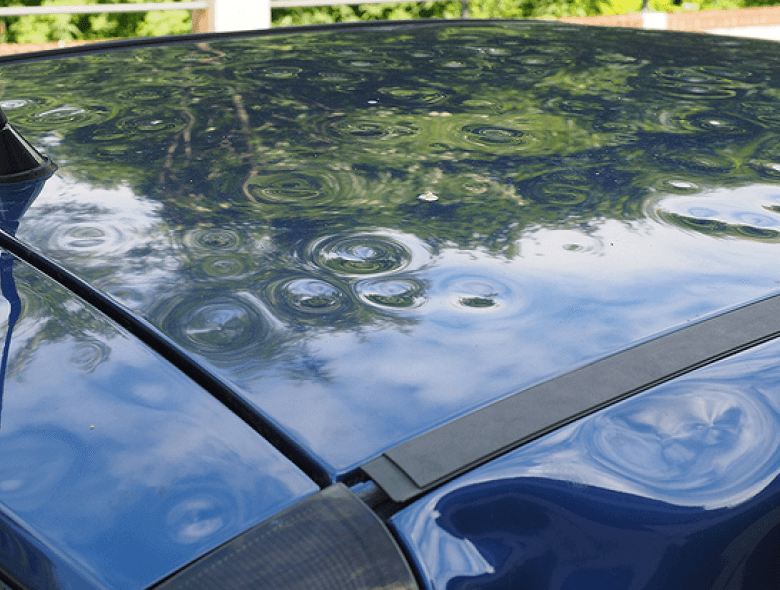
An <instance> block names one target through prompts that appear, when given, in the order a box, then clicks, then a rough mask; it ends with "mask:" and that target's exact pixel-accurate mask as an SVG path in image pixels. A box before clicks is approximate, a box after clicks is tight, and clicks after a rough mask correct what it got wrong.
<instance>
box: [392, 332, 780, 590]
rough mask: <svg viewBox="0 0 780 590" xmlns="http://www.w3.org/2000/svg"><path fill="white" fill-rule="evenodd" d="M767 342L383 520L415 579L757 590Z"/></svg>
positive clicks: (779, 460)
mask: <svg viewBox="0 0 780 590" xmlns="http://www.w3.org/2000/svg"><path fill="white" fill-rule="evenodd" d="M778 355H780V342H777V341H774V342H771V343H769V344H764V345H762V346H760V347H757V348H755V349H752V350H750V351H748V352H744V353H740V354H738V355H736V356H734V357H731V358H729V359H726V360H724V361H720V362H718V363H715V364H713V365H711V366H709V367H706V368H704V369H700V370H698V371H695V372H693V373H690V374H689V375H687V376H684V377H681V378H679V379H677V380H675V381H673V382H670V383H667V384H665V385H662V386H659V387H656V388H655V389H652V390H649V391H647V392H645V393H643V394H640V395H638V396H635V397H633V398H631V399H629V400H626V401H623V402H621V403H619V404H616V405H615V406H612V407H610V408H608V409H606V410H603V411H601V412H599V413H598V414H594V415H591V416H588V417H587V418H584V419H582V420H580V421H578V422H576V423H573V424H571V425H569V426H567V427H565V428H563V429H561V430H559V431H557V432H555V433H553V434H552V435H549V436H547V437H544V438H542V439H539V440H537V441H534V442H533V443H530V444H528V445H527V446H525V447H523V448H521V449H518V450H516V451H514V452H512V453H509V454H507V455H505V456H503V457H501V458H499V459H497V460H495V461H493V462H492V463H491V464H489V465H486V466H484V467H481V468H479V469H476V470H475V471H473V472H471V473H469V474H467V475H465V476H463V477H461V478H460V479H458V480H455V481H454V482H452V483H450V484H448V485H446V486H444V487H443V488H440V489H439V490H436V491H435V492H433V493H432V494H430V495H429V496H428V497H426V498H424V499H421V500H420V501H418V502H416V503H414V504H412V505H411V506H409V507H408V508H406V509H405V510H403V511H402V512H401V513H399V514H397V515H396V516H395V517H394V518H393V521H392V522H393V525H394V527H395V528H396V529H397V530H398V531H399V532H400V535H401V537H402V538H403V539H404V541H405V543H406V544H407V546H408V547H409V548H410V549H411V553H412V554H413V555H415V556H416V558H417V559H418V565H419V566H420V567H421V570H422V571H423V572H424V574H423V576H424V578H425V581H426V583H427V584H428V585H429V587H430V588H439V589H445V588H446V589H447V590H455V589H464V588H489V589H499V588H502V589H509V588H524V589H527V590H533V589H537V588H538V589H549V590H557V589H564V588H566V589H568V588H572V589H573V588H578V589H590V588H593V589H597V588H611V589H615V590H618V589H629V588H631V589H651V588H653V589H659V590H660V589H673V588H680V589H684V588H719V589H725V588H734V589H737V588H745V589H748V588H755V589H758V588H772V587H775V586H776V584H777V580H778V579H780V562H778V559H777V548H778V544H779V543H780V500H779V498H780V369H779V368H778V364H777V358H778Z"/></svg>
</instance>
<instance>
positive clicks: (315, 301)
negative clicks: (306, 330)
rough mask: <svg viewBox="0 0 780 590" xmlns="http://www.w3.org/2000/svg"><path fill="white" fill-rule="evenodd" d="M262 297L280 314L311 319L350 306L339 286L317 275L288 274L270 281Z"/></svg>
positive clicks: (349, 307)
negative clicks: (292, 275)
mask: <svg viewBox="0 0 780 590" xmlns="http://www.w3.org/2000/svg"><path fill="white" fill-rule="evenodd" d="M265 295H266V300H267V301H268V304H269V306H270V308H271V310H272V311H273V313H274V314H275V315H276V316H277V317H280V318H284V319H292V320H299V321H300V320H302V321H307V320H313V319H315V318H322V317H325V316H333V315H335V314H338V315H343V314H346V313H348V312H349V311H351V310H352V308H353V307H354V306H353V301H352V299H351V298H350V297H349V295H348V294H347V293H346V291H344V290H342V289H341V288H340V287H339V286H337V285H334V284H333V283H331V282H328V281H325V280H323V279H320V278H317V277H290V278H286V279H281V280H277V281H273V282H272V283H270V284H269V285H268V287H267V288H266V290H265Z"/></svg>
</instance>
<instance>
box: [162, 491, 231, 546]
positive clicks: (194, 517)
mask: <svg viewBox="0 0 780 590" xmlns="http://www.w3.org/2000/svg"><path fill="white" fill-rule="evenodd" d="M210 487H211V486H209V485H207V484H201V483H198V484H195V485H193V486H192V488H193V489H189V487H188V488H187V489H186V493H183V494H175V493H174V498H175V499H174V502H173V506H171V507H170V508H168V509H167V510H166V514H165V520H164V522H165V528H166V531H167V533H168V535H169V536H170V538H171V539H173V541H175V542H176V543H180V544H183V545H189V544H192V543H198V542H201V541H203V539H205V538H207V537H210V536H211V535H214V534H216V533H218V532H219V531H220V530H222V529H224V528H225V527H228V526H230V525H231V524H232V522H231V521H232V520H235V519H236V518H237V512H238V511H239V510H240V506H239V505H238V502H237V499H236V498H234V497H233V496H232V495H231V494H230V493H229V492H228V491H227V490H220V489H216V490H213V489H209V488H210Z"/></svg>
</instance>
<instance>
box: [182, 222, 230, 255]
mask: <svg viewBox="0 0 780 590" xmlns="http://www.w3.org/2000/svg"><path fill="white" fill-rule="evenodd" d="M241 242H242V240H241V235H240V234H239V233H238V232H237V231H235V230H232V229H225V228H197V229H193V230H191V231H188V232H187V233H186V234H185V236H184V244H185V245H186V246H187V247H188V248H190V249H194V250H201V251H205V252H229V251H232V250H236V249H237V248H238V246H240V244H241Z"/></svg>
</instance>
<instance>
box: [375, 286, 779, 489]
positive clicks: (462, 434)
mask: <svg viewBox="0 0 780 590" xmlns="http://www.w3.org/2000/svg"><path fill="white" fill-rule="evenodd" d="M779 335H780V295H775V296H772V297H770V298H768V299H764V300H762V301H759V302H756V303H752V304H750V305H746V306H745V307H741V308H739V309H736V310H733V311H729V312H726V313H723V314H720V315H717V316H714V317H711V318H708V319H706V320H704V321H701V322H699V323H696V324H691V325H688V326H686V327H684V328H682V329H680V330H677V331H675V332H671V333H667V334H664V335H662V336H659V337H657V338H654V339H653V340H649V341H647V342H644V343H642V344H639V345H637V346H634V347H632V348H630V349H627V350H624V351H622V352H619V353H617V354H614V355H612V356H609V357H607V358H604V359H601V360H599V361H596V362H594V363H592V364H590V365H586V366H584V367H581V368H579V369H576V370H574V371H571V372H569V373H566V374H564V375H560V376H558V377H555V378H553V379H550V380H549V381H546V382H544V383H540V384H538V385H535V386H533V387H530V388H528V389H525V390H522V391H519V392H517V393H515V394H512V395H511V396H509V397H507V398H504V399H502V400H500V401H497V402H495V403H493V404H491V405H489V406H485V407H484V408H481V409H479V410H477V411H475V412H472V413H471V414H467V415H465V416H462V417H460V418H458V419H456V420H453V421H452V422H449V423H447V424H444V425H442V426H440V427H438V428H436V429H434V430H431V431H429V432H426V433H424V434H421V435H419V436H417V437H416V438H413V439H411V440H409V441H406V442H404V443H402V444H399V445H397V446H395V447H393V448H392V449H390V450H388V451H386V452H385V453H383V454H382V455H381V456H379V457H378V458H376V459H374V460H372V461H369V462H368V463H366V464H364V465H363V466H361V469H362V471H363V472H364V473H365V474H366V475H368V476H369V477H370V478H371V479H373V480H374V482H375V483H376V484H377V485H378V486H379V487H381V488H382V489H383V490H384V491H385V492H386V493H387V494H388V495H389V496H390V497H391V498H392V499H393V500H395V501H396V502H406V501H409V500H411V499H413V498H415V497H417V496H419V495H421V494H423V493H425V492H426V491H428V490H431V489H432V488H434V487H436V486H439V485H441V484H443V483H445V482H447V481H449V480H451V479H453V478H455V477H456V476H458V475H460V474H462V473H464V472H466V471H468V470H470V469H473V468H474V467H477V466H479V465H482V464H484V463H486V462H488V461H490V460H491V459H493V458H495V457H497V456H499V455H501V454H503V453H506V452H507V451H510V450H513V449H516V448H517V447H519V446H521V445H523V444H525V443H527V442H529V441H532V440H534V439H535V438H538V437H540V436H542V435H544V434H547V433H549V432H552V431H553V430H556V429H558V428H560V427H561V426H564V425H565V424H568V423H570V422H573V421H575V420H577V419H579V418H581V417H583V416H586V415H588V414H591V413H593V412H595V411H597V410H600V409H602V408H604V407H606V406H609V405H611V404H614V403H615V402H618V401H620V400H623V399H626V398H628V397H631V396H633V395H636V394H637V393H640V392H642V391H646V390H647V389H650V388H651V387H653V386H655V385H658V384H660V383H664V382H666V381H669V380H671V379H674V378H675V377H678V376H680V375H683V374H685V373H689V372H691V371H693V370H695V369H697V368H699V367H702V366H704V365H708V364H710V363H712V362H715V361H717V360H720V359H722V358H725V357H728V356H731V355H733V354H735V353H738V352H741V351H743V350H746V349H748V348H751V347H753V346H756V345H758V344H761V343H763V342H766V341H769V340H771V339H773V338H776V337H777V336H779Z"/></svg>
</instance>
